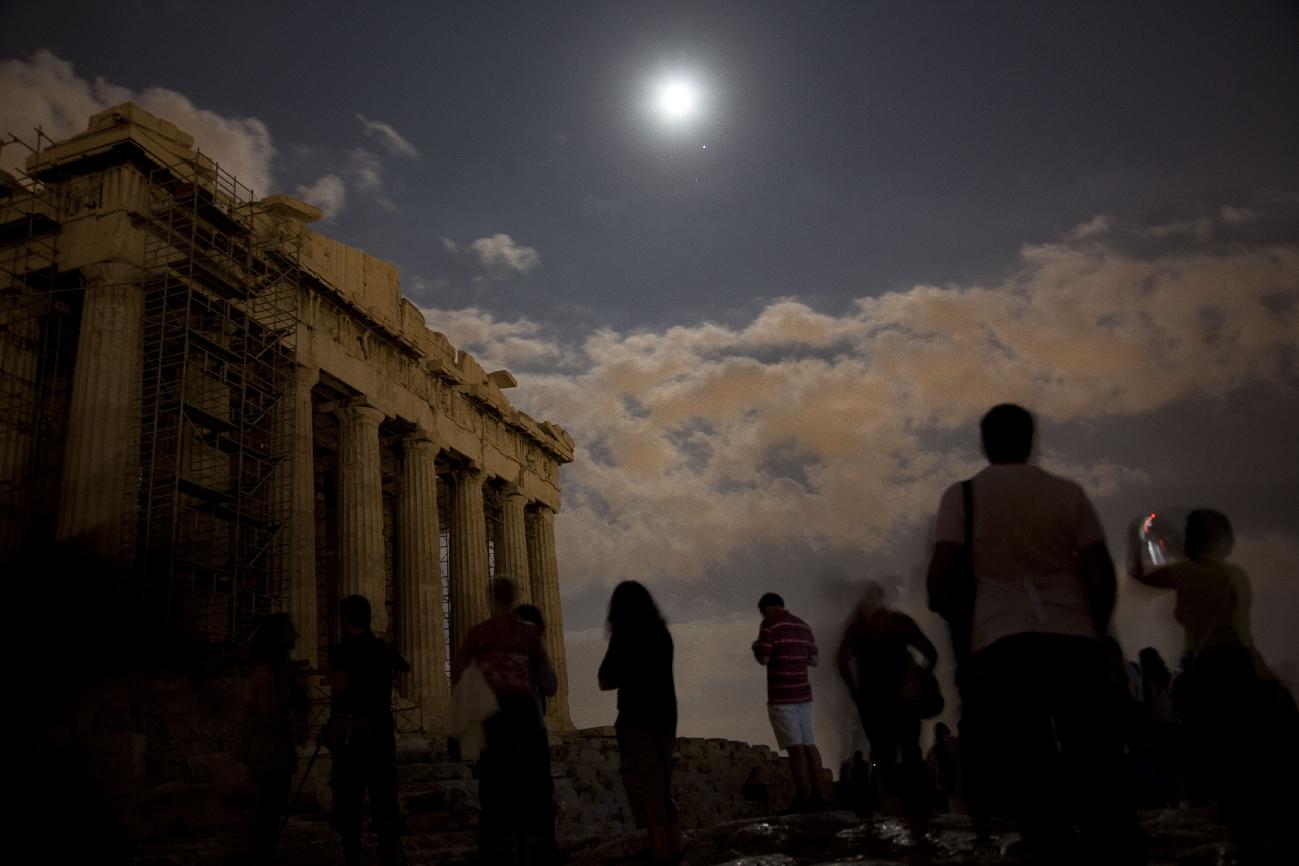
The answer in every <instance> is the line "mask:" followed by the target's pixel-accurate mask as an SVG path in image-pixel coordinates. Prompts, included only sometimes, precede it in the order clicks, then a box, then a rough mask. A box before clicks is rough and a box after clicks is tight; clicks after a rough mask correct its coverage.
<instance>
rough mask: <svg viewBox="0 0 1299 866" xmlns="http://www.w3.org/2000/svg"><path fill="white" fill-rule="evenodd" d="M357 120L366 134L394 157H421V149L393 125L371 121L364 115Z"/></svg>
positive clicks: (360, 115)
mask: <svg viewBox="0 0 1299 866" xmlns="http://www.w3.org/2000/svg"><path fill="white" fill-rule="evenodd" d="M356 119H357V121H359V122H360V124H361V126H362V127H364V129H365V134H366V135H368V136H370V137H371V138H373V139H375V140H377V141H378V142H379V143H380V144H382V145H383V147H384V149H385V150H387V151H388V153H390V154H392V155H393V156H405V157H416V156H419V149H418V148H417V147H415V145H413V144H411V143H410V140H409V139H407V138H406V137H405V136H404V135H402V134H401V133H400V132H398V131H397V130H395V129H393V128H392V126H391V125H389V124H387V123H383V122H382V121H378V120H369V119H367V118H366V116H365V115H364V114H358V115H357V116H356Z"/></svg>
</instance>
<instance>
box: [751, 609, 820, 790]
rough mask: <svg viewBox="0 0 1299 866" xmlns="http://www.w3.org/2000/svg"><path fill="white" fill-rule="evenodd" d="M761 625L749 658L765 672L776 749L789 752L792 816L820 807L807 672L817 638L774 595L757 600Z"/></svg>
mask: <svg viewBox="0 0 1299 866" xmlns="http://www.w3.org/2000/svg"><path fill="white" fill-rule="evenodd" d="M758 610H759V611H760V612H761V613H762V625H761V626H760V627H759V629H758V639H757V640H756V641H754V642H753V657H754V658H755V659H757V661H758V664H760V665H764V666H766V668H767V716H768V717H769V718H770V720H771V729H772V731H774V732H775V735H776V746H777V747H778V748H781V749H785V750H787V751H788V752H789V770H790V774H791V775H792V776H793V777H794V802H793V803H791V804H790V811H791V812H803V811H807V810H808V809H812V810H821V809H824V808H825V798H824V797H823V796H822V794H821V753H820V752H819V751H817V748H816V739H815V737H814V736H813V734H812V684H811V683H809V682H808V680H807V669H808V667H809V666H810V667H815V666H816V663H817V649H816V638H814V637H813V636H812V629H811V628H809V627H808V625H807V623H805V622H803V620H801V619H799V618H798V617H796V616H794V614H792V613H790V612H789V611H788V610H786V609H785V600H784V599H783V598H781V597H780V596H779V595H777V594H776V593H774V592H769V593H767V594H766V595H764V596H763V597H762V598H760V599H758Z"/></svg>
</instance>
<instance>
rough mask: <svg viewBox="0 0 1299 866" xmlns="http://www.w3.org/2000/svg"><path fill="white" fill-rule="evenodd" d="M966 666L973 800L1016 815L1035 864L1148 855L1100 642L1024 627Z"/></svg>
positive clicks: (965, 730) (964, 733)
mask: <svg viewBox="0 0 1299 866" xmlns="http://www.w3.org/2000/svg"><path fill="white" fill-rule="evenodd" d="M965 668H966V669H965V670H964V671H962V675H961V680H962V683H961V686H962V720H961V721H962V728H961V738H962V741H963V742H962V746H963V747H965V748H964V749H963V752H965V754H966V755H968V758H969V762H970V765H969V767H968V770H969V773H968V775H967V778H968V780H969V782H970V784H971V786H972V788H973V790H971V792H970V794H971V797H972V799H973V802H975V803H978V804H979V808H981V809H982V810H984V811H985V812H1007V813H1009V814H1011V815H1013V816H1014V817H1015V819H1016V821H1017V823H1018V825H1019V829H1020V832H1021V833H1022V835H1023V838H1024V843H1025V845H1026V846H1027V848H1028V853H1029V855H1030V856H1031V857H1032V858H1033V860H1034V861H1035V862H1039V863H1052V864H1068V863H1102V862H1104V863H1140V862H1142V853H1141V849H1142V844H1141V833H1140V828H1139V825H1138V823H1137V817H1136V803H1135V796H1134V795H1135V792H1134V790H1133V786H1132V785H1130V784H1129V781H1130V779H1131V768H1130V767H1128V766H1127V758H1126V756H1125V755H1124V751H1123V706H1122V704H1121V703H1120V702H1119V701H1117V700H1116V698H1115V694H1114V689H1113V687H1112V685H1111V683H1110V680H1109V678H1108V674H1107V670H1106V663H1105V659H1104V656H1103V654H1102V650H1101V646H1100V644H1099V642H1097V641H1095V640H1092V639H1090V638H1080V637H1067V636H1064V635H1052V634H1036V633H1030V634H1017V635H1012V636H1010V637H1006V638H1002V639H1001V640H999V641H997V642H995V643H994V644H992V645H991V646H989V647H986V648H984V649H982V650H980V651H979V652H977V653H975V654H974V655H972V656H971V657H970V659H969V660H968V662H967V663H966V665H965ZM967 737H968V738H969V740H968V742H967V741H966V738H967Z"/></svg>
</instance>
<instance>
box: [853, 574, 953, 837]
mask: <svg viewBox="0 0 1299 866" xmlns="http://www.w3.org/2000/svg"><path fill="white" fill-rule="evenodd" d="M912 648H914V649H916V650H918V651H919V652H920V654H921V655H923V656H924V657H925V659H926V668H925V671H926V672H932V671H933V668H934V665H936V664H937V663H938V651H937V650H936V649H934V645H933V644H932V643H931V642H930V641H929V638H927V637H925V634H924V632H922V631H921V630H920V626H918V625H916V621H915V620H913V619H912V618H911V617H909V616H907V615H906V614H905V613H902V612H901V611H898V610H893V609H892V608H889V607H886V606H885V604H884V588H883V587H882V586H880V585H879V584H878V583H875V582H874V581H870V582H868V583H867V584H866V589H865V591H864V592H863V593H862V597H861V600H860V601H858V602H857V609H856V612H855V616H854V617H853V620H852V622H851V623H849V625H848V628H847V629H846V630H845V632H844V636H843V640H842V641H840V643H839V653H838V666H839V675H840V676H841V677H843V681H844V684H845V685H846V686H847V687H848V692H849V694H851V695H852V697H853V701H854V702H855V703H856V705H857V713H858V715H859V716H860V717H861V724H862V729H863V730H864V731H865V732H866V738H867V739H868V740H870V746H871V749H870V755H871V763H872V764H873V765H874V766H875V768H876V770H877V772H878V773H879V774H880V778H881V779H882V780H883V782H884V786H885V788H886V789H887V790H888V792H889V793H890V794H891V795H892V796H893V797H895V798H896V799H897V800H898V803H899V806H900V812H901V813H902V815H903V817H905V818H906V820H907V823H908V824H909V825H910V827H911V831H912V835H913V836H914V837H915V838H916V841H917V842H921V841H922V840H923V837H924V831H925V827H926V822H927V819H928V816H929V808H930V802H929V800H930V795H929V774H928V772H927V771H926V769H925V761H924V757H923V754H922V753H921V751H920V720H921V716H920V714H919V713H918V712H917V710H916V709H915V707H914V706H912V705H911V703H910V702H909V701H908V699H907V694H906V691H907V686H908V681H909V677H910V674H911V669H912V668H916V667H917V665H916V662H915V660H914V658H913V657H912V655H911V650H912Z"/></svg>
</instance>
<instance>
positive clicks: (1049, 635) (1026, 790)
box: [929, 404, 1141, 864]
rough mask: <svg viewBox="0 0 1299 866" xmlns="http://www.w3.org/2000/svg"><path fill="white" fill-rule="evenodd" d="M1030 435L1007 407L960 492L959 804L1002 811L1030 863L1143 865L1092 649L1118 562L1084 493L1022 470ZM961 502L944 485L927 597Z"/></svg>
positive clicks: (987, 420)
mask: <svg viewBox="0 0 1299 866" xmlns="http://www.w3.org/2000/svg"><path fill="white" fill-rule="evenodd" d="M1033 426H1034V425H1033V418H1032V416H1031V415H1030V414H1029V413H1028V412H1027V411H1026V410H1024V409H1023V408H1021V407H1019V406H1015V405H1011V404H1001V405H999V406H995V407H993V408H992V409H991V410H990V411H989V412H988V413H987V414H986V415H984V417H983V419H982V421H981V422H980V432H981V434H982V444H983V451H984V454H985V455H986V456H987V458H988V462H989V465H988V466H987V467H985V468H984V469H983V470H981V471H980V472H979V473H978V474H976V475H975V476H974V478H973V479H971V482H970V485H971V488H970V490H971V494H972V512H973V513H972V514H971V515H970V516H971V518H972V529H973V537H972V538H971V539H970V542H971V547H972V551H973V563H972V564H973V577H974V582H975V593H974V604H973V612H972V621H971V623H970V650H971V655H970V657H969V660H968V661H967V662H966V664H965V668H966V670H963V671H962V672H961V679H962V695H961V698H962V715H963V719H962V721H963V727H962V732H961V741H962V746H963V747H964V748H963V754H964V755H965V756H966V757H967V759H966V760H965V761H964V762H963V764H962V768H963V770H964V771H965V778H966V779H967V780H968V781H969V782H970V783H971V785H970V786H969V787H968V788H967V801H970V800H973V801H974V802H970V806H971V809H972V810H973V811H975V812H976V813H978V812H980V811H986V810H987V809H989V808H991V806H995V805H1004V806H1005V807H1007V808H1009V809H1010V810H1012V812H1013V814H1014V815H1015V816H1016V819H1017V821H1018V824H1019V827H1020V830H1021V832H1022V834H1023V839H1024V843H1025V846H1026V848H1027V849H1028V851H1029V854H1030V856H1031V857H1033V858H1034V859H1035V860H1037V861H1038V862H1041V863H1053V864H1055V863H1073V862H1080V861H1082V862H1089V863H1090V862H1111V863H1122V862H1134V861H1139V860H1140V859H1141V853H1140V848H1141V842H1140V833H1139V829H1138V825H1137V821H1136V810H1135V804H1134V803H1133V802H1131V792H1130V791H1129V790H1128V788H1129V787H1130V786H1128V785H1126V784H1125V783H1126V782H1127V781H1128V777H1127V775H1126V766H1125V757H1124V755H1123V729H1122V715H1121V714H1122V710H1121V706H1119V705H1117V704H1116V702H1115V700H1114V699H1113V695H1114V692H1113V690H1112V686H1113V680H1112V679H1111V678H1110V677H1109V676H1108V673H1107V666H1106V662H1105V657H1104V651H1103V649H1102V647H1101V645H1100V642H1099V641H1098V640H1097V638H1098V637H1099V636H1101V635H1104V634H1106V633H1107V632H1108V629H1109V620H1110V615H1111V613H1112V611H1113V607H1114V597H1115V587H1116V580H1115V575H1114V564H1113V561H1112V560H1111V558H1110V554H1109V550H1108V549H1107V548H1106V546H1105V535H1104V532H1103V531H1102V529H1101V525H1100V521H1099V520H1098V519H1097V517H1096V511H1095V509H1094V508H1093V507H1092V505H1091V503H1090V502H1089V501H1088V499H1087V496H1086V494H1084V493H1083V491H1082V488H1081V487H1079V486H1078V485H1077V484H1075V483H1073V482H1072V481H1068V480H1066V479H1063V478H1059V477H1057V476H1054V475H1051V474H1050V473H1048V472H1045V471H1043V470H1042V469H1040V468H1038V467H1036V466H1033V465H1030V464H1029V462H1028V460H1029V456H1030V454H1031V453H1032V450H1033V432H1034V431H1033ZM964 499H965V497H964V495H963V490H962V485H961V484H954V485H952V486H951V487H949V488H948V489H947V491H946V492H945V493H944V495H943V498H942V501H941V503H940V505H939V508H938V519H937V525H936V544H935V547H934V555H933V558H932V560H931V561H930V566H929V569H930V577H929V585H930V586H935V585H942V584H943V583H944V582H946V581H947V580H949V579H951V576H952V575H956V574H960V573H961V571H962V566H963V555H964V552H963V545H964V543H965V541H966V533H965V524H966V514H965V503H964ZM967 740H968V742H967ZM998 795H999V796H998ZM990 800H991V806H990Z"/></svg>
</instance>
